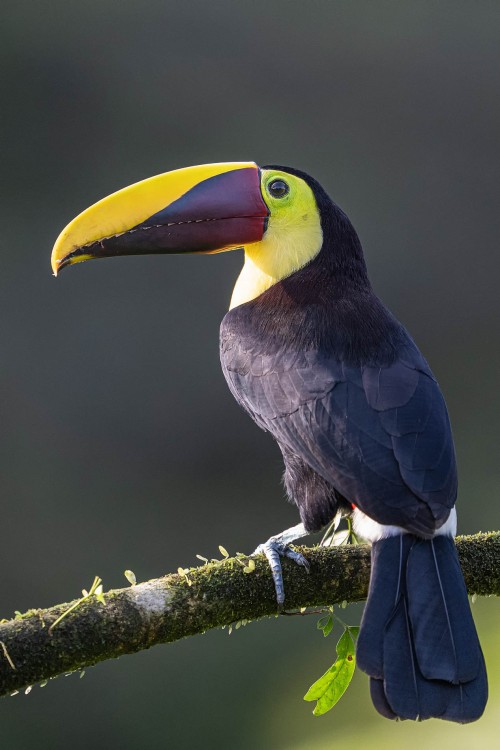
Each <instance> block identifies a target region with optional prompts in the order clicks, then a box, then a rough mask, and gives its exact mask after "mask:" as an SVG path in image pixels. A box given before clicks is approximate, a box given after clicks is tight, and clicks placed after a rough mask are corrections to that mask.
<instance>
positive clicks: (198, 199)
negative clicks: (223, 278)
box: [51, 162, 269, 276]
mask: <svg viewBox="0 0 500 750" xmlns="http://www.w3.org/2000/svg"><path fill="white" fill-rule="evenodd" d="M268 215H269V210H268V208H267V206H266V204H265V203H264V200H263V199H262V194H261V190H260V174H259V168H258V167H257V165H256V164H254V163H253V162H228V163H224V164H204V165H202V166H199V167H187V168H186V169H177V170H175V171H173V172H166V173H165V174H160V175H157V176H156V177H151V178H150V179H148V180H143V181H142V182H137V183H135V184H134V185H130V187H127V188H124V189H123V190H119V191H118V192H117V193H113V194H112V195H110V196H108V197H107V198H104V199H103V200H101V201H99V202H98V203H95V204H94V205H93V206H90V208H88V209H87V210H86V211H84V212H83V213H81V214H80V215H79V216H77V217H76V219H73V221H72V222H71V223H70V224H68V226H67V227H66V228H65V229H63V231H62V232H61V234H60V235H59V237H58V238H57V241H56V244H55V245H54V249H53V251H52V260H51V262H52V269H53V271H54V275H56V276H57V273H58V271H60V270H61V268H65V267H66V266H69V265H72V264H73V263H79V262H81V261H84V260H90V259H91V258H106V257H110V256H113V255H142V254H146V253H216V252H222V251H223V250H231V249H233V248H238V247H243V246H245V245H248V244H250V243H252V242H259V241H260V240H261V239H262V237H263V235H264V232H265V229H266V223H267V217H268Z"/></svg>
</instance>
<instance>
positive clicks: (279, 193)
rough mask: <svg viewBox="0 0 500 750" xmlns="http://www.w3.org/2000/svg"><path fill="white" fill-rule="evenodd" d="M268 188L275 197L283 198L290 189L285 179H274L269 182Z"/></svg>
mask: <svg viewBox="0 0 500 750" xmlns="http://www.w3.org/2000/svg"><path fill="white" fill-rule="evenodd" d="M267 189H268V190H269V192H270V193H271V195H272V196H273V198H283V197H284V196H285V195H286V194H287V193H288V191H289V190H290V188H289V187H288V185H287V184H286V182H285V180H273V181H272V182H270V183H269V185H268V188H267Z"/></svg>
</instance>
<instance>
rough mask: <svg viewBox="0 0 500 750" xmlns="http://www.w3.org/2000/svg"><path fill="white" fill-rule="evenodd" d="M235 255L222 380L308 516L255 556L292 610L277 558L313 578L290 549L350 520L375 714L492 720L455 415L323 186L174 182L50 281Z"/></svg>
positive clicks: (175, 176)
mask: <svg viewBox="0 0 500 750" xmlns="http://www.w3.org/2000/svg"><path fill="white" fill-rule="evenodd" d="M238 248H240V249H241V248H243V250H244V258H245V260H244V265H243V269H242V271H241V273H240V275H239V277H238V280H237V282H236V285H235V287H234V291H233V294H232V299H231V304H230V309H229V312H228V313H227V314H226V315H225V317H224V319H223V321H222V324H221V330H220V355H221V362H222V369H223V372H224V375H225V377H226V380H227V383H228V385H229V388H230V390H231V392H232V394H233V395H234V397H235V398H236V400H237V401H238V403H239V404H240V405H241V406H242V407H243V409H245V410H246V411H247V412H248V413H249V414H250V416H251V417H252V419H253V420H254V421H255V422H256V423H257V425H258V426H259V427H261V428H262V429H263V430H266V431H268V432H269V433H271V435H272V436H273V437H274V439H275V440H276V441H277V443H278V445H279V447H280V449H281V452H282V454H283V460H284V464H285V473H284V484H285V487H286V491H287V494H288V497H289V498H290V500H291V501H292V502H293V503H295V504H296V506H297V507H298V510H299V514H300V519H301V523H299V524H298V525H297V526H294V527H293V528H291V529H288V530H287V531H285V532H283V533H282V534H277V535H276V536H273V537H271V538H270V539H269V540H268V541H267V542H266V543H265V544H263V545H260V546H259V547H258V548H257V550H256V552H264V553H265V554H266V556H267V558H268V560H269V563H270V566H271V570H272V574H273V578H274V582H275V588H276V596H277V602H278V605H279V606H280V607H282V606H283V604H284V600H285V599H284V596H285V592H284V587H283V579H282V573H281V561H280V558H281V557H283V556H285V557H289V558H291V559H292V560H294V561H295V562H296V563H298V564H299V565H302V566H305V567H307V566H308V563H307V560H306V558H305V557H304V555H302V554H301V553H300V552H298V551H297V550H295V549H293V547H291V546H290V544H291V542H293V541H294V540H295V539H299V538H301V537H303V536H305V535H306V534H308V533H311V532H317V531H319V530H320V529H322V528H324V527H325V526H327V525H328V524H329V523H330V522H331V521H332V519H334V517H335V516H336V514H337V513H338V512H339V511H340V512H342V513H343V514H346V515H349V516H350V518H351V521H352V524H353V527H354V529H355V532H356V533H357V534H358V535H359V536H361V537H362V538H364V539H365V540H367V541H369V542H371V545H372V546H371V561H372V564H371V579H370V586H369V593H368V599H367V603H366V606H365V609H364V613H363V618H362V622H361V628H360V633H359V638H358V642H357V648H356V652H357V663H358V665H359V666H360V668H361V669H362V670H363V671H365V672H366V673H367V674H368V675H369V676H370V690H371V697H372V700H373V703H374V705H375V708H376V709H377V710H378V711H379V713H381V714H382V715H383V716H385V717H387V718H389V719H412V720H424V719H428V718H431V717H436V718H441V719H448V720H450V721H455V722H460V723H467V722H471V721H474V720H476V719H478V718H479V717H480V716H481V714H482V713H483V711H484V708H485V705H486V701H487V692H488V688H487V677H486V669H485V664H484V658H483V654H482V651H481V646H480V643H479V639H478V636H477V633H476V629H475V626H474V621H473V619H472V614H471V610H470V606H469V600H468V596H467V591H466V587H465V583H464V580H463V577H462V572H461V568H460V564H459V560H458V556H457V551H456V547H455V544H454V536H455V533H456V524H457V521H456V511H455V501H456V496H457V471H456V461H455V451H454V446H453V438H452V432H451V427H450V421H449V417H448V413H447V409H446V405H445V401H444V398H443V395H442V393H441V390H440V388H439V386H438V383H437V381H436V378H435V377H434V375H433V373H432V371H431V369H430V367H429V365H428V364H427V362H426V360H425V359H424V357H423V356H422V354H421V353H420V351H419V349H418V348H417V346H416V344H415V343H414V341H413V339H412V338H411V336H410V335H409V333H408V332H407V331H406V329H405V328H404V327H403V325H402V324H401V323H400V322H399V321H398V320H396V318H395V317H394V316H393V315H392V314H391V313H390V312H389V311H388V309H387V308H386V307H385V306H384V304H383V303H382V302H381V301H380V299H379V298H378V297H377V296H376V294H375V292H374V291H373V289H372V286H371V284H370V281H369V279H368V275H367V269H366V264H365V260H364V257H363V251H362V248H361V244H360V241H359V239H358V236H357V234H356V231H355V230H354V228H353V226H352V224H351V222H350V220H349V219H348V218H347V216H346V215H345V213H344V212H343V211H342V210H341V209H340V208H339V207H338V206H337V205H336V204H335V203H334V202H333V201H332V200H331V199H330V197H329V196H328V195H327V193H326V192H325V190H324V189H323V188H322V187H321V185H320V184H319V183H318V182H317V181H316V180H315V179H313V178H312V177H310V176H309V175H307V174H306V173H304V172H302V171H299V170H297V169H292V168H290V167H284V166H276V165H269V166H265V167H262V168H260V167H258V166H257V164H255V163H254V162H230V163H221V164H207V165H203V166H197V167H188V168H186V169H179V170H175V171H171V172H167V173H165V174H160V175H157V176H156V177H152V178H150V179H147V180H144V181H142V182H138V183H136V184H134V185H131V186H130V187H126V188H124V189H123V190H119V191H118V192H116V193H113V194H112V195H110V196H109V197H107V198H104V199H103V200H101V201H99V202H98V203H96V204H94V205H93V206H91V207H90V208H88V209H87V210H86V211H84V212H83V213H81V214H80V215H79V216H77V217H76V218H75V219H74V220H73V221H72V222H71V223H70V224H69V225H68V226H67V227H66V228H65V229H64V230H63V231H62V233H61V234H60V236H59V238H58V239H57V241H56V243H55V246H54V250H53V253H52V268H53V271H54V274H56V275H57V273H58V272H59V271H60V270H61V269H62V268H65V267H66V266H69V265H73V264H75V263H80V262H81V261H85V260H89V259H91V258H106V257H110V256H115V255H139V254H144V253H220V252H224V251H228V250H234V249H238Z"/></svg>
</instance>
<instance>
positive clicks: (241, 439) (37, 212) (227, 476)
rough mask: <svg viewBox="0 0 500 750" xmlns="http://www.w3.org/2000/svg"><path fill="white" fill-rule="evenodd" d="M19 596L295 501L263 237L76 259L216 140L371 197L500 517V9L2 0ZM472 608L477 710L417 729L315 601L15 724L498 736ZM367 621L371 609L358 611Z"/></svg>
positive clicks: (9, 391)
mask: <svg viewBox="0 0 500 750" xmlns="http://www.w3.org/2000/svg"><path fill="white" fill-rule="evenodd" d="M0 28H1V31H0V34H1V45H0V58H1V59H0V76H1V103H2V104H1V124H2V148H1V153H2V166H1V179H0V184H1V191H2V192H1V200H0V211H1V214H2V216H1V218H2V221H1V227H0V243H1V275H0V283H1V318H0V320H1V345H2V363H3V366H2V368H1V392H2V398H1V404H2V406H1V408H2V430H1V441H2V443H1V476H2V495H3V504H2V512H1V525H0V529H1V546H0V557H1V562H2V573H1V591H2V597H1V612H0V616H4V617H10V616H12V614H13V611H14V610H25V609H27V608H28V607H34V606H47V605H49V604H52V603H56V602H59V601H67V600H68V599H72V598H73V597H75V596H77V595H78V594H79V592H80V589H81V588H82V587H84V586H86V587H88V586H89V585H90V583H91V581H92V578H93V576H94V575H95V574H99V575H100V576H101V577H102V578H103V579H104V584H105V587H107V588H110V587H116V586H121V585H126V581H125V579H124V577H123V573H122V571H123V570H124V569H125V568H131V569H132V570H134V571H135V573H136V575H137V577H138V579H139V580H144V579H147V578H150V577H153V576H157V575H159V574H162V573H164V572H167V571H170V570H175V569H176V568H177V567H178V566H179V565H191V564H194V563H195V562H196V559H195V554H196V553H200V554H204V555H207V556H213V555H216V554H217V547H218V545H219V544H223V545H224V546H226V547H227V548H228V550H229V551H230V552H235V551H236V550H241V551H245V552H248V551H251V550H252V549H253V548H254V547H255V546H256V545H257V543H259V542H261V541H263V540H264V539H266V538H267V537H268V536H269V535H270V534H271V533H275V532H277V531H280V530H282V529H284V528H286V527H287V525H292V524H294V523H296V521H297V515H296V512H295V511H294V509H293V508H292V507H291V506H289V505H287V504H286V503H285V502H284V501H283V499H282V498H283V491H282V488H281V486H280V475H281V459H280V455H279V452H278V450H277V449H276V447H275V446H274V444H273V442H272V440H271V439H270V438H269V437H268V436H265V435H264V434H263V433H261V432H260V431H259V430H258V429H257V428H256V427H255V426H254V425H253V423H252V422H251V421H250V419H248V417H247V416H246V415H245V414H244V413H243V412H241V411H240V410H239V409H238V407H237V406H236V404H235V403H234V402H233V400H232V397H231V395H230V394H229V392H228V390H227V388H226V385H225V383H224V381H223V377H222V374H221V372H220V368H219V362H218V326H219V321H220V319H221V318H222V316H223V315H224V312H225V310H226V309H227V305H228V301H229V299H230V295H231V290H232V286H233V283H234V280H235V278H236V276H237V273H238V271H239V268H240V265H241V261H242V258H241V256H240V255H239V254H238V253H234V254H230V255H220V256H215V257H180V258H178V257H145V258H141V259H137V258H123V259H120V260H111V261H101V262H98V263H89V264H85V265H83V266H80V267H78V268H75V269H71V270H69V271H67V272H65V273H64V274H63V276H62V277H61V278H60V279H58V280H57V281H56V280H55V279H54V278H53V277H52V276H51V272H50V266H49V256H50V251H51V248H52V245H53V242H54V240H55V238H56V236H57V234H58V233H59V231H60V230H61V229H62V227H63V226H64V225H65V224H66V223H67V222H68V221H69V220H70V219H72V218H73V216H74V215H75V214H76V213H78V212H79V211H81V210H82V209H84V208H85V207H87V206H88V205H89V204H90V203H92V202H94V201H95V200H97V199H99V198H101V197H103V196H104V195H106V194H108V193H109V192H112V191H114V190H116V189H118V188H120V187H123V186H125V185H127V184H129V183H131V182H134V181H136V180H139V179H142V178H145V177H148V176H150V175H152V174H156V173H158V172H163V171H167V170H170V169H173V168H177V167H182V166H187V165H191V164H198V163H204V162H215V161H230V160H247V159H252V160H255V161H257V163H260V164H266V163H269V162H271V163H282V164H289V165H292V166H296V167H298V168H301V169H304V170H306V171H307V172H310V173H311V174H313V175H314V176H315V177H316V178H318V179H319V180H320V181H321V182H322V183H323V185H324V186H325V188H326V189H327V190H328V192H329V193H330V194H331V195H332V197H333V198H334V199H335V200H336V201H337V202H338V203H339V204H340V205H341V206H342V207H343V208H344V209H345V210H346V211H347V213H348V214H349V216H350V217H351V219H352V221H353V223H354V225H355V226H356V228H357V229H358V232H359V234H360V237H361V240H362V242H363V244H364V247H365V251H366V256H367V261H368V264H369V269H370V273H371V278H372V280H373V283H374V285H375V288H376V289H377V291H378V292H379V294H380V295H381V297H382V298H383V299H384V300H385V302H386V303H387V304H388V305H389V307H390V308H391V309H392V310H393V312H394V313H395V314H396V315H397V316H398V317H399V318H400V319H401V320H402V321H403V322H404V323H405V324H406V325H407V326H408V327H409V329H410V330H411V332H412V334H413V335H414V337H415V338H416V339H417V341H418V343H419V344H420V346H421V348H422V350H423V352H424V354H425V355H426V356H427V358H428V359H429V360H430V362H431V365H432V367H433V369H434V372H435V373H436V375H437V376H438V378H439V380H440V382H441V385H442V388H443V390H444V392H445V394H446V397H447V401H448V405H449V409H450V413H451V418H452V422H453V426H454V431H455V438H456V444H457V451H458V457H459V467H460V479H461V485H460V487H461V489H460V498H459V502H460V504H459V518H460V521H459V530H460V531H461V532H468V531H475V530H478V529H483V530H486V529H492V528H498V527H499V526H500V510H499V485H500V475H499V457H498V452H499V447H500V439H499V438H500V428H499V419H500V400H499V396H498V374H499V372H500V347H499V333H500V315H499V308H500V304H499V299H498V274H499V270H500V248H499V234H500V212H499V209H498V202H499V188H498V175H499V169H500V159H499V155H500V96H499V93H500V92H499V72H500V59H499V48H500V45H499V41H500V6H499V4H498V3H497V2H478V1H477V0H476V1H475V2H460V1H458V0H453V2H444V1H442V2H440V3H435V2H423V1H422V0H420V1H419V2H418V3H415V2H399V3H395V2H376V3H374V2H370V0H365V1H364V2H348V1H346V2H337V1H330V2H308V3H306V2H302V3H298V2H291V1H290V0H288V1H286V2H285V1H283V2H282V1H276V0H267V1H266V2H263V0H253V1H252V2H248V3H244V2H239V3H238V2H234V0H233V2H230V1H229V0H228V1H223V2H211V3H209V2H201V1H200V2H187V1H185V2H169V1H166V0H163V1H162V2H159V1H152V2H151V1H150V2H111V1H110V0H99V1H97V0H86V1H85V2H83V3H82V2H79V3H77V2H73V1H68V0H64V1H63V0H50V2H27V1H26V0H16V2H11V1H8V0H3V3H2V8H1V10H0ZM474 613H475V615H477V621H478V625H479V629H480V633H481V637H482V640H483V643H484V648H485V653H486V658H487V661H488V664H489V671H490V678H491V683H492V696H491V699H490V704H489V707H488V709H487V712H486V715H485V717H484V718H483V719H482V720H481V722H480V723H479V724H477V725H473V726H471V727H466V728H462V727H457V726H452V725H448V724H442V723H438V722H432V723H427V724H426V725H422V726H415V725H412V724H400V725H394V724H391V723H389V722H385V721H384V720H383V719H381V718H379V717H378V716H377V715H376V714H375V712H374V710H373V709H372V707H371V704H370V701H369V697H368V685H367V680H366V678H365V677H364V676H363V675H361V674H358V675H357V676H356V678H355V681H354V686H353V687H352V689H351V690H350V691H349V692H348V694H347V696H346V697H345V698H344V699H343V701H342V703H341V704H339V706H338V707H337V709H335V710H334V712H332V713H331V714H329V715H327V716H325V717H323V718H320V719H316V718H314V717H312V715H311V705H310V704H306V703H304V702H303V701H302V695H303V694H304V693H305V691H306V689H307V688H308V686H309V684H310V683H311V682H312V681H314V679H316V678H317V677H318V676H319V675H320V674H321V673H322V672H323V671H324V670H325V669H326V668H327V667H328V666H329V665H330V663H331V662H332V661H333V659H334V652H335V640H334V638H333V637H330V638H328V639H323V638H322V636H321V634H319V633H318V632H317V631H316V629H315V618H312V617H309V618H303V619H302V618H282V619H281V620H279V621H275V620H271V621H269V622H262V623H256V624H252V625H249V626H248V627H247V628H244V629H240V630H238V631H237V632H236V633H233V634H232V635H231V636H230V637H228V635H227V631H225V632H212V633H208V634H207V635H205V636H203V637H198V638H193V639H190V640H188V641H183V642H180V643H177V644H174V645H170V646H163V647H158V648H155V649H154V650H152V651H150V652H147V653H142V654H139V655H136V656H131V657H126V658H123V659H121V660H120V661H119V662H112V663H111V662H110V663H106V664H103V665H100V666H98V667H96V668H94V669H91V670H88V671H87V674H86V676H85V678H84V679H83V680H79V679H78V677H77V676H75V675H73V676H70V677H67V678H64V677H61V678H59V679H58V680H55V681H53V682H51V683H50V684H49V685H48V686H47V687H46V688H44V689H43V690H40V688H38V687H37V688H35V689H34V690H33V691H32V692H31V694H30V695H29V696H24V695H22V694H21V695H17V696H16V697H13V698H8V699H4V700H3V701H2V702H1V703H0V737H1V740H0V741H1V743H2V746H3V747H6V748H15V749H16V750H17V749H18V748H20V749H22V748H27V747H34V746H36V747H37V748H40V749H43V748H50V749H51V750H59V749H61V750H62V748H68V747H70V748H75V749H76V750H79V749H80V748H88V747H89V746H92V745H97V746H105V745H108V746H110V747H119V748H124V749H126V750H128V749H129V748H130V749H134V750H135V749H136V748H151V750H156V748H164V747H171V748H176V749H177V748H178V749H179V750H187V749H188V748H189V749H190V748H195V747H200V746H201V747H204V748H207V750H212V748H219V747H221V746H223V747H230V748H238V749H240V748H241V750H249V749H250V748H252V749H253V748H264V749H267V748H272V750H285V749H286V750H306V749H307V750H324V748H330V747H332V746H333V745H334V743H339V742H342V743H343V746H345V745H346V744H347V743H351V742H359V743H360V744H362V745H363V746H364V747H366V748H378V747H382V746H384V747H387V746H390V747H392V746H394V747H401V745H402V743H404V744H405V746H406V747H413V746H415V747H417V745H420V744H421V743H422V742H425V743H426V745H427V747H428V748H431V749H433V748H439V749H441V748H442V747H447V746H448V745H449V746H451V745H452V746H453V747H454V748H458V749H461V748H466V747H467V748H468V749H470V748H476V747H477V748H479V747H481V748H482V747H484V746H485V744H486V743H487V742H489V743H490V744H491V742H495V741H496V738H497V736H498V731H499V729H500V720H499V718H498V717H499V700H500V677H499V674H500V658H499V656H498V653H497V649H498V646H499V639H498V634H497V627H498V617H499V614H500V607H499V603H498V601H495V600H493V599H490V600H483V601H480V602H478V603H477V604H476V605H474ZM346 617H348V618H349V619H350V621H351V622H356V621H357V619H358V618H359V611H358V610H357V609H355V608H352V609H349V610H348V614H346Z"/></svg>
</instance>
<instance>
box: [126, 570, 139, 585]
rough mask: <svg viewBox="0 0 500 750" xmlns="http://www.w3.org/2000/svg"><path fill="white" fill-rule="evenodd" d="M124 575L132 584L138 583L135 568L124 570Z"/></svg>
mask: <svg viewBox="0 0 500 750" xmlns="http://www.w3.org/2000/svg"><path fill="white" fill-rule="evenodd" d="M123 575H124V576H125V578H126V579H127V581H128V582H129V583H130V585H131V586H135V584H136V583H137V578H136V577H135V573H134V571H133V570H124V571H123Z"/></svg>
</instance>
